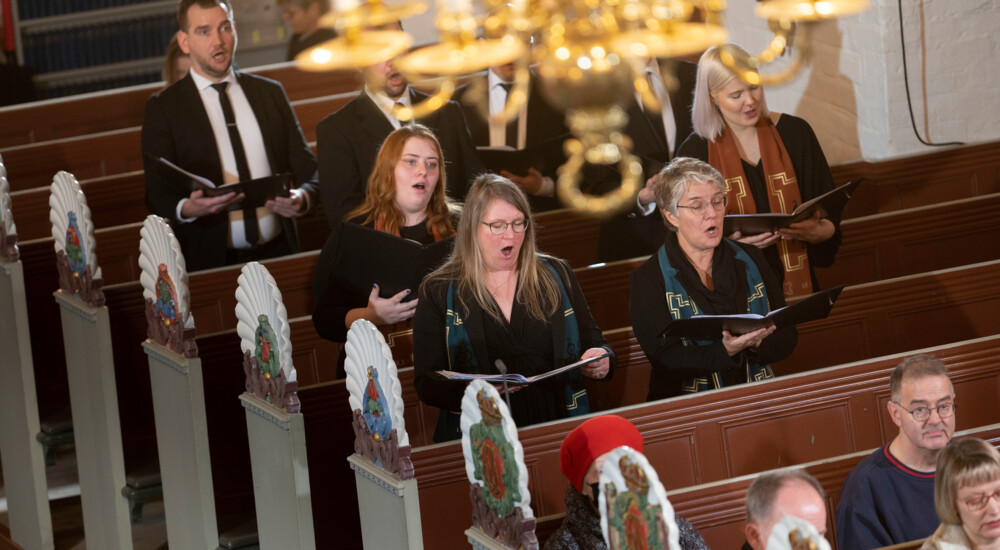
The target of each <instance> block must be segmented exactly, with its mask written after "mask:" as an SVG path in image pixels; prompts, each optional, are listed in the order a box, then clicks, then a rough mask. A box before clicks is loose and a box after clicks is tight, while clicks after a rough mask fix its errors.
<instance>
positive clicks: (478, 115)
mask: <svg viewBox="0 0 1000 550" xmlns="http://www.w3.org/2000/svg"><path fill="white" fill-rule="evenodd" d="M477 80H478V81H479V82H478V83H477V84H475V85H477V86H482V87H483V89H484V90H486V98H487V99H486V101H487V102H489V93H490V92H489V89H488V87H489V79H488V78H487V77H485V76H483V77H479V78H477ZM467 86H473V83H472V82H469V84H467ZM465 94H466V95H468V88H466V90H465ZM462 99H463V101H465V100H469V98H466V97H465V96H464V95H463V97H462ZM469 101H471V100H469ZM487 108H489V107H488V106H487ZM462 110H463V111H464V112H465V122H466V123H467V124H468V125H469V133H470V134H472V141H473V143H475V144H476V145H482V146H486V145H489V144H490V124H489V122H488V121H487V120H486V119H485V118H483V115H482V110H481V109H480V106H479V105H475V104H472V103H470V104H468V105H462Z"/></svg>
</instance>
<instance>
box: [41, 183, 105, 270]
mask: <svg viewBox="0 0 1000 550" xmlns="http://www.w3.org/2000/svg"><path fill="white" fill-rule="evenodd" d="M49 221H50V222H51V223H52V239H53V241H54V243H53V244H54V246H55V252H56V254H58V253H59V252H62V253H63V254H65V255H66V258H67V259H68V260H69V266H70V269H72V271H73V272H74V273H76V276H78V277H79V276H83V273H84V271H85V270H86V269H87V268H88V267H89V268H90V276H91V277H92V278H93V279H100V278H101V268H100V266H98V265H97V254H96V248H97V246H96V242H95V239H94V222H93V220H92V219H91V215H90V207H89V206H87V198H86V197H85V196H84V194H83V189H82V188H81V187H80V182H78V181H77V180H76V178H75V177H74V176H73V174H70V173H68V172H59V173H58V174H56V176H55V178H53V180H52V186H51V194H50V195H49Z"/></svg>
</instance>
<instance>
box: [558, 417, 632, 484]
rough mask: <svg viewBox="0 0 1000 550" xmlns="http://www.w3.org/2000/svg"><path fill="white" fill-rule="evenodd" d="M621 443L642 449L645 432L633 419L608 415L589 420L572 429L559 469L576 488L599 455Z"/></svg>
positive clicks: (563, 449)
mask: <svg viewBox="0 0 1000 550" xmlns="http://www.w3.org/2000/svg"><path fill="white" fill-rule="evenodd" d="M622 445H628V446H629V447H632V448H633V449H635V450H637V451H639V452H640V453H641V452H642V434H640V433H639V430H638V429H636V427H635V426H633V425H632V423H631V422H629V421H628V420H625V419H624V418H622V417H620V416H615V415H613V414H608V415H604V416H598V417H595V418H591V419H590V420H587V421H586V422H584V423H583V424H580V425H579V426H577V427H576V428H575V429H574V430H573V431H571V432H569V435H567V436H566V439H563V442H562V446H561V447H560V448H559V468H560V469H561V470H562V473H563V475H565V476H566V478H567V479H569V481H570V483H572V484H573V487H576V490H577V491H582V486H583V478H584V477H586V476H587V470H588V469H590V465H591V464H593V463H594V461H595V460H597V458H598V457H600V456H601V455H603V454H604V453H607V452H609V451H611V450H613V449H617V448H618V447H621V446H622Z"/></svg>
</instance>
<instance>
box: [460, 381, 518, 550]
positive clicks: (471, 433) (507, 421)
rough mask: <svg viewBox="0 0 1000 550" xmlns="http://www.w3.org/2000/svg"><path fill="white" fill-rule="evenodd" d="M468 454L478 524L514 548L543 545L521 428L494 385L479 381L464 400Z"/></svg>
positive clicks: (464, 438) (471, 385) (463, 422)
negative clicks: (538, 537)
mask: <svg viewBox="0 0 1000 550" xmlns="http://www.w3.org/2000/svg"><path fill="white" fill-rule="evenodd" d="M461 427H462V452H463V454H464V456H465V472H466V475H467V476H468V478H469V483H470V484H471V485H472V490H471V491H470V493H471V495H470V498H471V499H472V506H473V523H474V524H475V526H476V527H478V528H479V529H481V530H482V531H483V532H484V533H485V534H486V535H487V536H489V537H491V538H493V539H497V540H500V541H501V542H503V543H504V544H506V545H507V546H509V547H512V548H518V547H519V546H523V547H525V548H531V547H533V545H537V540H536V538H535V533H534V529H533V528H530V529H526V528H525V527H524V525H525V524H532V525H533V522H534V512H533V511H532V509H531V493H530V492H529V491H528V469H527V468H526V467H525V465H524V449H523V448H522V447H521V442H520V440H519V439H518V437H517V425H515V424H514V419H513V418H511V416H510V410H509V409H508V408H507V404H506V403H505V402H504V401H503V398H501V397H500V393H499V392H497V390H496V388H494V387H493V385H491V384H488V383H486V382H483V381H482V380H473V381H472V382H471V383H469V385H468V386H466V388H465V395H464V396H463V397H462V418H461Z"/></svg>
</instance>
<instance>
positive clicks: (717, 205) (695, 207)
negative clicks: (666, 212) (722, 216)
mask: <svg viewBox="0 0 1000 550" xmlns="http://www.w3.org/2000/svg"><path fill="white" fill-rule="evenodd" d="M709 205H711V206H712V208H714V209H715V211H716V212H722V211H723V210H725V209H726V206H727V205H729V197H727V196H725V195H722V196H721V197H715V198H714V199H712V202H702V201H700V200H698V201H694V202H692V203H691V204H689V205H686V206H685V205H681V204H678V205H677V208H687V209H689V210H691V211H692V212H694V213H695V214H697V215H699V216H700V215H702V214H704V213H705V211H706V210H708V206H709Z"/></svg>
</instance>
